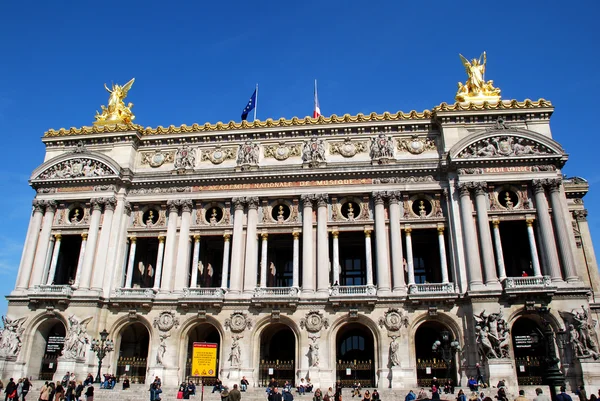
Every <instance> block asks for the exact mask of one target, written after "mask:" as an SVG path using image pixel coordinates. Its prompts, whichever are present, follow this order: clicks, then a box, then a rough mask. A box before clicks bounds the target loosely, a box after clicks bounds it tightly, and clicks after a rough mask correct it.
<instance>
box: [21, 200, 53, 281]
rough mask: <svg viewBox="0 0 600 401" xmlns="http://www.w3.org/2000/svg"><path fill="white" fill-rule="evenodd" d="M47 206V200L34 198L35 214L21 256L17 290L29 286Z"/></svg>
mask: <svg viewBox="0 0 600 401" xmlns="http://www.w3.org/2000/svg"><path fill="white" fill-rule="evenodd" d="M45 208H46V203H45V201H42V200H39V199H34V200H33V214H32V216H31V219H30V221H31V222H30V224H29V229H28V230H27V237H26V238H25V246H24V247H23V255H22V256H21V265H20V266H19V276H18V278H17V285H16V289H17V290H24V289H26V288H27V287H29V280H30V278H31V273H32V269H33V258H34V256H35V248H36V246H37V243H38V239H39V237H40V228H41V227H42V219H43V217H44V210H45Z"/></svg>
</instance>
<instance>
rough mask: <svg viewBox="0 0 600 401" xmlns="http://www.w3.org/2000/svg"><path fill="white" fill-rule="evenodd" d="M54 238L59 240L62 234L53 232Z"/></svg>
mask: <svg viewBox="0 0 600 401" xmlns="http://www.w3.org/2000/svg"><path fill="white" fill-rule="evenodd" d="M54 238H56V240H57V241H60V240H61V239H62V234H60V233H59V234H54Z"/></svg>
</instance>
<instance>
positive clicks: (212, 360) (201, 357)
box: [192, 343, 217, 377]
mask: <svg viewBox="0 0 600 401" xmlns="http://www.w3.org/2000/svg"><path fill="white" fill-rule="evenodd" d="M192 355H193V356H192V376H209V377H214V376H216V375H217V344H214V343H194V352H193V354H192Z"/></svg>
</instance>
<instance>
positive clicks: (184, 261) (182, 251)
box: [175, 199, 194, 291]
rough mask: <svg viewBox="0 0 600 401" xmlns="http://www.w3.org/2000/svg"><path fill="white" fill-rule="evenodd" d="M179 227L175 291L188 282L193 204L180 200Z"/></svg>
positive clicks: (186, 200)
mask: <svg viewBox="0 0 600 401" xmlns="http://www.w3.org/2000/svg"><path fill="white" fill-rule="evenodd" d="M180 205H181V227H180V228H179V244H178V245H177V261H176V266H175V289H176V290H178V291H182V290H183V289H184V288H187V287H189V282H190V224H191V220H192V208H193V207H194V204H193V202H192V201H191V200H190V199H181V202H180Z"/></svg>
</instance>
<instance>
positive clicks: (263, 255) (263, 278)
mask: <svg viewBox="0 0 600 401" xmlns="http://www.w3.org/2000/svg"><path fill="white" fill-rule="evenodd" d="M260 238H261V239H262V244H261V249H260V286H261V287H262V288H265V287H266V286H267V250H268V247H269V234H267V233H262V234H261V235H260Z"/></svg>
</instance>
